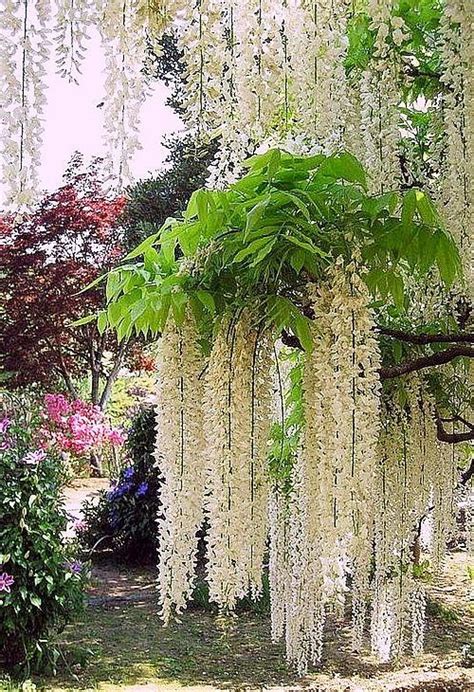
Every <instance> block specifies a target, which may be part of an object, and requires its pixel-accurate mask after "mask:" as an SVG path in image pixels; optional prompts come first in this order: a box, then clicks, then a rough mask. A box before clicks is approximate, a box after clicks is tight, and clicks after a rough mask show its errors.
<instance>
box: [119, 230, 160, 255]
mask: <svg viewBox="0 0 474 692" xmlns="http://www.w3.org/2000/svg"><path fill="white" fill-rule="evenodd" d="M160 233H161V230H160V231H158V233H153V235H150V236H148V238H145V240H144V241H143V242H142V243H140V245H137V247H136V248H134V249H133V250H132V251H131V252H129V253H128V255H125V257H124V259H126V260H129V259H133V258H134V257H138V256H139V255H143V254H144V253H145V252H146V250H148V248H150V247H151V246H152V245H153V243H154V242H155V240H156V239H157V238H158V237H159V235H160Z"/></svg>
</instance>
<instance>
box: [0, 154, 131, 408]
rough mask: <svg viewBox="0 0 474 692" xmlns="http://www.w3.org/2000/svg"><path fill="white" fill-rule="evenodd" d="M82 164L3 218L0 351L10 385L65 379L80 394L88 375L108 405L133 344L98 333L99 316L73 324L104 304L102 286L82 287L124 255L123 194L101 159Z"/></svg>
mask: <svg viewBox="0 0 474 692" xmlns="http://www.w3.org/2000/svg"><path fill="white" fill-rule="evenodd" d="M82 163H83V162H82V157H81V156H80V155H79V154H76V155H75V156H74V157H73V159H72V160H71V163H70V165H69V167H68V169H67V171H66V174H65V177H64V185H63V186H62V187H61V188H60V189H59V190H57V191H56V192H53V193H52V194H48V195H46V196H45V197H44V199H43V200H42V201H41V202H40V203H39V204H38V206H37V207H36V208H35V209H34V210H33V211H32V212H31V213H29V214H27V215H25V216H23V218H13V217H11V216H7V215H4V216H3V217H2V218H1V219H0V233H1V235H2V237H3V242H2V245H3V247H2V262H1V265H2V272H1V274H0V291H1V293H2V294H3V296H4V299H3V310H2V314H1V315H0V319H1V321H2V323H3V324H2V329H1V336H0V353H1V354H2V361H3V363H2V366H3V368H4V370H6V371H7V372H8V373H10V377H8V378H7V380H6V384H7V386H9V387H11V388H13V387H19V386H24V385H28V384H32V383H39V384H40V385H43V386H44V387H52V386H54V385H56V386H57V385H58V383H62V384H63V386H64V387H65V389H66V390H67V391H68V392H69V393H70V394H71V395H72V396H74V397H75V396H77V392H76V385H75V383H76V382H77V380H78V378H83V377H86V376H88V377H89V379H90V399H91V401H92V402H93V403H94V404H97V405H99V406H100V407H101V408H104V407H105V406H106V404H107V401H108V399H109V396H110V393H111V389H112V386H113V383H114V381H115V379H116V377H117V375H118V372H119V370H120V367H121V365H122V364H123V362H124V359H125V357H126V356H127V353H128V351H129V350H130V348H129V344H128V343H125V342H123V343H121V344H120V345H119V344H117V340H116V338H115V337H112V336H111V335H110V334H109V333H107V334H102V335H101V334H99V332H98V330H97V327H96V322H95V321H92V322H90V323H88V324H85V325H83V326H80V327H74V326H71V322H72V321H74V320H77V319H78V318H81V317H83V316H84V315H87V314H89V313H93V312H97V310H98V309H100V307H101V306H102V304H103V302H104V298H105V296H104V289H103V288H102V286H101V285H98V286H96V287H94V288H93V289H92V290H89V291H86V292H84V293H80V291H81V289H83V288H84V287H85V286H86V285H87V284H89V283H90V282H91V281H93V280H94V279H95V278H96V277H98V276H99V275H100V274H102V273H103V272H105V271H107V270H108V269H110V267H112V266H113V265H114V264H116V262H117V260H118V259H119V258H120V257H121V256H122V254H123V229H122V227H121V226H120V223H119V219H120V217H121V215H122V213H123V209H124V205H125V199H124V198H123V197H108V196H106V195H105V193H104V190H103V186H102V183H101V180H100V175H99V170H98V165H99V160H97V161H95V162H94V164H93V165H92V166H90V167H89V168H88V169H87V170H84V169H83V166H82Z"/></svg>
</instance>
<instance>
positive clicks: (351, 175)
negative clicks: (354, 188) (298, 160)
mask: <svg viewBox="0 0 474 692" xmlns="http://www.w3.org/2000/svg"><path fill="white" fill-rule="evenodd" d="M320 176H326V177H330V178H335V179H336V180H337V179H342V180H347V181H348V182H350V183H360V185H362V187H364V188H366V187H367V178H366V175H365V171H364V169H363V167H362V165H361V163H360V162H359V161H358V160H357V159H356V157H355V156H353V155H352V154H348V153H347V152H344V153H342V154H336V155H335V156H328V158H327V159H326V160H325V161H324V162H323V163H322V164H321V166H320V168H319V170H318V173H317V177H320Z"/></svg>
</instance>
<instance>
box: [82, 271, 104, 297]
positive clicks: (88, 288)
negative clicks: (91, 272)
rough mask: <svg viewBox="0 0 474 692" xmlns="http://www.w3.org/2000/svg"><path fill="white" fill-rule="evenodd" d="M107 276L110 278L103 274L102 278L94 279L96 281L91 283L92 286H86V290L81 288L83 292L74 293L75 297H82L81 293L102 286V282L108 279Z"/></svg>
mask: <svg viewBox="0 0 474 692" xmlns="http://www.w3.org/2000/svg"><path fill="white" fill-rule="evenodd" d="M107 276H108V274H102V275H101V276H98V277H97V279H94V281H91V283H90V284H87V286H84V288H81V290H80V291H78V292H77V293H74V295H76V296H80V295H81V293H85V291H90V289H91V288H94V287H95V286H97V285H98V284H100V283H101V281H104V279H106V278H107Z"/></svg>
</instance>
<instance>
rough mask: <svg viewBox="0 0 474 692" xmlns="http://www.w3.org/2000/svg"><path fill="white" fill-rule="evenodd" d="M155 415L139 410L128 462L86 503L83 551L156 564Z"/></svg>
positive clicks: (130, 442) (157, 509)
mask: <svg viewBox="0 0 474 692" xmlns="http://www.w3.org/2000/svg"><path fill="white" fill-rule="evenodd" d="M154 438H155V435H154V414H153V410H152V409H151V408H145V409H143V410H141V411H140V412H139V413H138V414H137V416H136V417H135V419H134V421H133V423H132V426H131V428H130V430H129V433H128V452H129V457H130V463H129V464H128V465H127V466H126V467H125V468H123V469H122V470H121V471H120V473H119V476H118V478H117V480H116V481H115V482H114V483H113V484H112V486H111V488H110V489H109V490H108V491H102V492H101V493H99V499H98V501H97V499H94V500H89V501H86V502H85V503H84V505H83V514H84V525H83V526H82V527H81V531H80V533H79V539H80V541H81V545H82V546H83V549H84V550H86V551H93V550H95V549H99V547H100V548H108V549H110V550H111V551H112V553H113V555H114V556H115V557H118V558H120V559H122V560H125V561H127V562H134V563H147V562H156V555H157V547H158V535H157V526H156V517H157V516H158V511H159V505H160V503H159V499H158V489H159V484H160V481H159V471H158V469H157V468H155V467H154V458H153V445H154Z"/></svg>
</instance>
